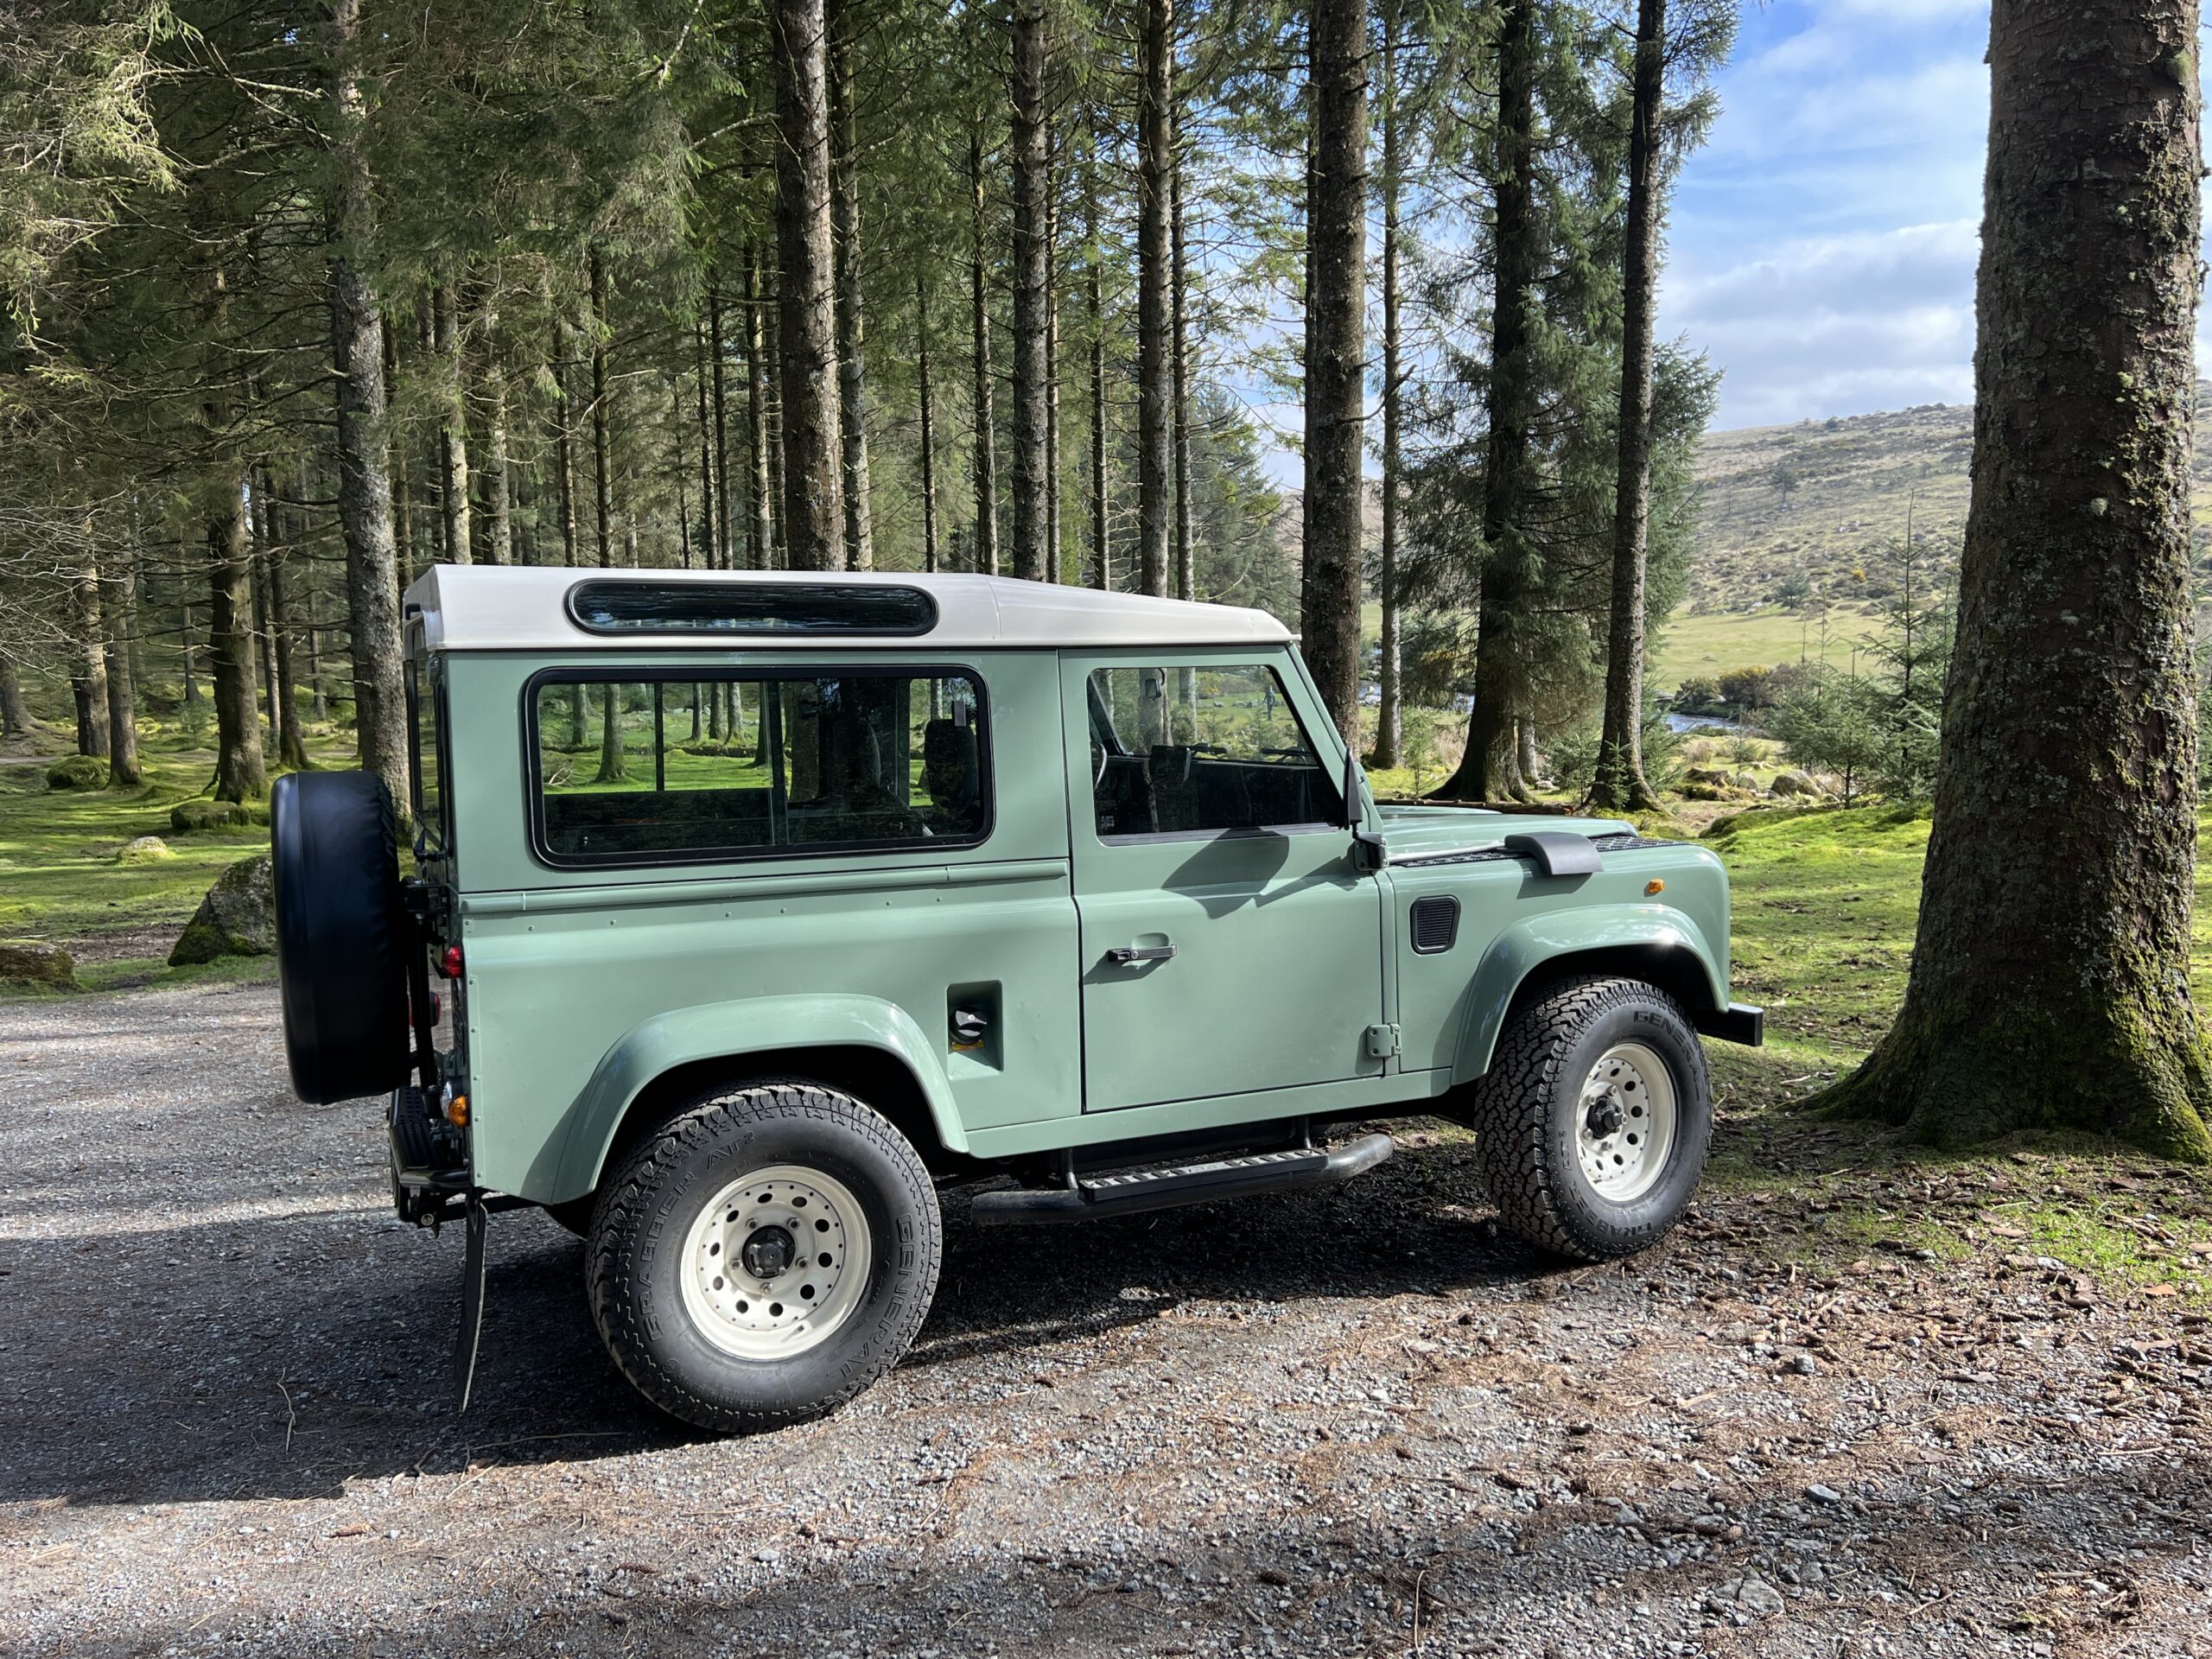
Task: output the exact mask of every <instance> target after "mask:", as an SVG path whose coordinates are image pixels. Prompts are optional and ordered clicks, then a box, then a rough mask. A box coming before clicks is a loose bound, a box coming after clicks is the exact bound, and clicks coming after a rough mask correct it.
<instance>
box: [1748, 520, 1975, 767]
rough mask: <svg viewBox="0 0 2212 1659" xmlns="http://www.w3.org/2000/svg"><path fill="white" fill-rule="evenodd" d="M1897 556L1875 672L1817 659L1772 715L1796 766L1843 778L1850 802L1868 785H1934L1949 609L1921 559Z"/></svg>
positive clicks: (1874, 643)
mask: <svg viewBox="0 0 2212 1659" xmlns="http://www.w3.org/2000/svg"><path fill="white" fill-rule="evenodd" d="M1897 563H1898V566H1899V569H1898V578H1899V579H1898V582H1897V587H1896V589H1895V592H1894V596H1893V597H1892V598H1891V600H1890V601H1888V602H1887V603H1886V604H1885V605H1884V606H1883V607H1882V608H1881V611H1880V612H1879V613H1878V614H1879V618H1880V630H1879V632H1877V633H1875V634H1873V635H1872V636H1871V637H1870V638H1869V639H1867V640H1866V657H1867V658H1869V660H1870V663H1871V666H1872V671H1871V672H1870V673H1867V674H1859V673H1856V672H1846V671H1842V670H1840V669H1838V668H1835V667H1834V666H1833V665H1830V664H1824V663H1822V664H1812V665H1810V666H1808V667H1807V668H1806V669H1804V670H1802V671H1801V673H1800V677H1799V680H1798V683H1796V684H1795V685H1793V686H1790V687H1789V688H1786V689H1785V690H1784V692H1783V696H1781V697H1780V698H1779V699H1778V700H1777V707H1776V708H1775V709H1774V711H1773V712H1772V714H1771V715H1769V716H1768V717H1767V720H1766V724H1767V726H1768V727H1769V728H1770V729H1771V730H1772V731H1773V733H1774V734H1775V735H1776V736H1777V737H1779V738H1780V739H1782V741H1783V743H1784V744H1785V745H1787V746H1788V747H1789V753H1790V754H1791V755H1792V756H1793V757H1794V758H1795V759H1796V760H1797V762H1798V763H1799V764H1800V765H1802V766H1813V767H1816V768H1819V769H1821V770H1822V771H1827V772H1835V773H1837V774H1838V775H1839V776H1840V777H1841V778H1842V779H1843V785H1844V798H1845V800H1846V801H1847V802H1848V801H1850V800H1852V799H1853V798H1855V797H1856V796H1857V795H1858V793H1859V791H1861V790H1863V789H1865V788H1866V787H1868V786H1870V785H1871V786H1872V788H1874V789H1876V790H1878V791H1880V792H1881V793H1882V794H1884V795H1885V796H1887V797H1889V798H1891V799H1892V800H1897V801H1913V800H1924V799H1926V798H1928V797H1929V795H1931V794H1932V793H1933V792H1934V791H1935V786H1936V762H1937V760H1938V758H1939V753H1940V748H1941V735H1942V713H1943V686H1944V682H1945V681H1946V680H1947V679H1948V677H1949V673H1950V663H1951V645H1952V632H1953V625H1952V618H1951V612H1950V607H1949V606H1948V603H1947V602H1946V601H1945V599H1944V597H1943V595H1942V594H1941V593H1940V592H1938V593H1936V594H1929V591H1928V586H1927V573H1926V570H1925V569H1924V566H1923V562H1922V561H1921V560H1919V559H1918V558H1917V557H1916V556H1914V555H1913V554H1912V553H1911V552H1910V550H1907V551H1904V552H1901V553H1900V554H1899V556H1898V560H1897Z"/></svg>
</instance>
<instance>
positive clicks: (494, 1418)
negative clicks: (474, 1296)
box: [0, 987, 2212, 1659]
mask: <svg viewBox="0 0 2212 1659" xmlns="http://www.w3.org/2000/svg"><path fill="white" fill-rule="evenodd" d="M276 1029H277V1025H276V1006H275V1001H274V997H273V994H272V993H271V992H270V990H268V989H267V988H262V987H252V988H244V989H214V988H205V989H192V990H181V991H179V990H170V991H160V992H150V993H141V994H134V995H121V996H114V997H108V998H103V999H75V1000H70V1001H47V1002H31V1003H23V1002H18V1003H12V1004H5V1005H0V1133H4V1135H5V1144H6V1145H7V1147H9V1148H10V1157H9V1159H8V1160H7V1163H6V1165H5V1166H4V1168H3V1169H0V1298H3V1299H4V1303H3V1304H0V1305H4V1306H5V1309H6V1316H5V1321H4V1327H0V1652H4V1653H8V1654H11V1655H15V1654H20V1655H49V1654H50V1655H65V1654H66V1655H71V1656H79V1655H109V1654H116V1655H121V1654H133V1655H135V1654H147V1655H152V1654H165V1653H186V1654H196V1653H203V1652H204V1653H213V1652H220V1653H223V1654H226V1655H230V1654H267V1655H272V1656H273V1655H284V1656H295V1655H298V1656H305V1655H319V1654H348V1655H353V1654H358V1655H386V1654H391V1655H400V1654H417V1653H431V1652H461V1651H467V1652H472V1653H477V1652H484V1653H515V1654H520V1653H531V1654H542V1653H561V1652H565V1653H582V1654H609V1655H612V1654H630V1653H635V1654H646V1653H651V1654H654V1655H693V1654H696V1655H702V1656H703V1655H709V1654H713V1655H724V1654H728V1655H734V1656H739V1659H749V1656H754V1655H761V1656H769V1655H774V1656H788V1659H813V1656H829V1655H834V1654H851V1655H860V1654H879V1653H895V1654H899V1655H908V1656H916V1659H920V1656H927V1655H932V1654H936V1655H942V1656H947V1659H950V1656H956V1655H960V1656H966V1655H982V1654H991V1653H1007V1654H1011V1653H1016V1652H1039V1653H1065V1654H1085V1655H1090V1654H1100V1653H1105V1652H1113V1651H1125V1652H1132V1653H1141V1654H1160V1655H1179V1654H1193V1655H1195V1654H1209V1655H1211V1654H1229V1653H1236V1654H1255V1655H1268V1654H1276V1653H1282V1654H1311V1655H1332V1656H1335V1655H1349V1654H1408V1653H1419V1654H1436V1655H1452V1654H1470V1655H1471V1654H1497V1655H1516V1656H1517V1655H1528V1656H1531V1659H1536V1656H1543V1659H1550V1656H1554V1655H1556V1656H1561V1659H1580V1656H1592V1659H1597V1656H1605V1659H1637V1656H1656V1655H1680V1654H1692V1653H1707V1654H1731V1655H1734V1654H1740V1655H1758V1656H1759V1659H1783V1656H1801V1655H1802V1656H1815V1655H1817V1656H1821V1659H1830V1656H1834V1655H1839V1654H1856V1655H1878V1654H1891V1655H1897V1656H1906V1655H1911V1656H1920V1655H1938V1654H1944V1655H1948V1654H1956V1655H1974V1656H1981V1655H2018V1656H2024V1659H2025V1656H2042V1655H2050V1654H2057V1655H2064V1656H2073V1655H2085V1656H2086V1655H2107V1654H2109V1655H2120V1654H2127V1655H2183V1654H2188V1655H2197V1656H2212V1552H2208V1550H2207V1547H2206V1544H2207V1536H2206V1534H2207V1526H2208V1520H2209V1519H2212V1481H2208V1478H2207V1477H2208V1467H2212V1465H2208V1452H2207V1442H2206V1436H2207V1435H2208V1433H2212V1429H2209V1428H2208V1427H2207V1420H2206V1417H2205V1415H2204V1411H2203V1406H2204V1398H2205V1392H2204V1391H2205V1386H2206V1383H2207V1381H2208V1376H2212V1372H2208V1370H2207V1366H2208V1364H2212V1332H2207V1331H2206V1330H2204V1329H2203V1328H2202V1325H2201V1324H2199V1325H2187V1326H2183V1325H2176V1324H2175V1323H2174V1322H2173V1321H2171V1319H2169V1320H2166V1321H2163V1322H2162V1321H2160V1320H2158V1319H2157V1318H2156V1317H2155V1312H2154V1310H2151V1309H2147V1308H2141V1309H2139V1308H2134V1307H2131V1306H2128V1305H2126V1304H2125V1303H2124V1302H2120V1301H2118V1300H2116V1301H2115V1303H2114V1304H2113V1305H2111V1306H2107V1305H2106V1304H2105V1303H2103V1302H2101V1301H2100V1300H2098V1298H2097V1297H2096V1296H2095V1294H2094V1290H2093V1287H2087V1286H2083V1285H2078V1284H2076V1283H2075V1282H2074V1281H2071V1280H2069V1279H2067V1278H2065V1277H2064V1276H2063V1275H2058V1274H2053V1273H2051V1272H2050V1271H2049V1270H2048V1269H2046V1268H2040V1267H2037V1265H2036V1264H2035V1263H2033V1262H2027V1263H2026V1265H2025V1266H2021V1265H2018V1259H2016V1260H2015V1262H2014V1263H2012V1264H2008V1262H2007V1261H2006V1258H2005V1256H2004V1255H2001V1254H2000V1253H1999V1250H1998V1249H1989V1250H1984V1251H1980V1252H1979V1253H1977V1254H1976V1255H1974V1256H1973V1257H1972V1258H1971V1259H1970V1260H1969V1261H1968V1262H1966V1263H1964V1264H1962V1265H1959V1266H1939V1265H1935V1264H1930V1263H1927V1262H1919V1261H1916V1260H1913V1259H1911V1258H1910V1257H1909V1256H1896V1257H1889V1256H1884V1257H1880V1258H1878V1259H1876V1260H1873V1261H1868V1262H1858V1263H1856V1264H1852V1263H1849V1262H1842V1261H1839V1262H1836V1263H1835V1264H1834V1267H1833V1268H1822V1267H1821V1266H1820V1265H1819V1264H1818V1262H1815V1263H1814V1264H1813V1265H1810V1266H1806V1265H1803V1264H1802V1262H1801V1264H1800V1265H1799V1266H1797V1267H1794V1268H1793V1267H1787V1266H1784V1265H1782V1259H1783V1253H1782V1252H1781V1251H1780V1250H1779V1249H1777V1245H1778V1243H1780V1242H1781V1241H1783V1240H1785V1239H1788V1238H1791V1237H1795V1236H1797V1235H1799V1234H1801V1233H1808V1234H1809V1235H1817V1233H1818V1230H1819V1225H1820V1223H1821V1217H1818V1216H1814V1215H1807V1214H1804V1213H1802V1212H1798V1211H1793V1212H1790V1213H1787V1214H1785V1213H1784V1212H1783V1206H1782V1205H1779V1204H1772V1203H1769V1204H1762V1203H1761V1202H1760V1201H1759V1198H1758V1195H1755V1194H1744V1195H1739V1196H1728V1195H1719V1196H1716V1197H1715V1198H1713V1199H1712V1200H1711V1201H1710V1202H1709V1203H1708V1204H1707V1205H1706V1206H1705V1207H1704V1209H1703V1210H1702V1211H1701V1212H1700V1218H1699V1221H1698V1223H1697V1224H1696V1225H1695V1227H1694V1229H1693V1230H1692V1231H1691V1233H1690V1234H1689V1235H1688V1236H1684V1237H1683V1238H1681V1239H1680V1240H1678V1241H1677V1242H1676V1243H1674V1244H1672V1245H1670V1246H1669V1247H1667V1248H1665V1249H1662V1251H1660V1252H1658V1253H1657V1254H1656V1255H1652V1256H1650V1257H1647V1258H1644V1259H1642V1260H1639V1261H1637V1262H1630V1263H1627V1264H1625V1265H1623V1266H1618V1267H1614V1268H1606V1269H1602V1270H1595V1271H1586V1272H1580V1273H1575V1274H1558V1273H1555V1272H1553V1271H1551V1270H1549V1269H1548V1268H1546V1267H1545V1266H1544V1265H1543V1264H1541V1263H1540V1262H1537V1261H1535V1259H1533V1258H1532V1257H1530V1256H1529V1255H1527V1254H1525V1253H1524V1252H1522V1250H1520V1249H1518V1248H1517V1247H1514V1246H1511V1245H1510V1244H1509V1243H1504V1242H1502V1241H1499V1240H1497V1238H1496V1237H1495V1236H1493V1234H1492V1232H1491V1229H1490V1227H1489V1226H1488V1224H1487V1223H1486V1220H1485V1219H1484V1211H1483V1209H1482V1207H1481V1206H1480V1205H1479V1204H1478V1202H1476V1201H1474V1200H1472V1199H1471V1197H1470V1193H1471V1179H1470V1173H1469V1169H1468V1166H1467V1162H1466V1152H1465V1147H1463V1146H1461V1145H1459V1144H1456V1143H1453V1142H1450V1141H1439V1139H1438V1138H1437V1137H1436V1136H1435V1135H1433V1134H1431V1133H1428V1129H1429V1128H1430V1126H1426V1125H1421V1124H1414V1125H1402V1126H1400V1128H1401V1129H1402V1141H1404V1142H1405V1148H1404V1151H1403V1152H1402V1154H1401V1155H1400V1157H1399V1158H1398V1159H1396V1160H1394V1161H1393V1162H1392V1163H1391V1164H1390V1165H1389V1166H1385V1168H1384V1169H1383V1171H1382V1172H1380V1173H1377V1174H1376V1175H1375V1176H1372V1177H1370V1178H1368V1179H1365V1180H1363V1181H1362V1182H1358V1183H1356V1184H1354V1185H1352V1186H1351V1187H1349V1188H1346V1189H1344V1191H1342V1192H1338V1193H1334V1194H1326V1195H1301V1196H1299V1197H1295V1198H1281V1199H1272V1200H1253V1201H1249V1202H1247V1203H1245V1204H1243V1205H1239V1206H1223V1207H1217V1208H1215V1209H1211V1210H1199V1211H1181V1212H1173V1213H1170V1214H1168V1215H1166V1216H1163V1217H1147V1218H1141V1219H1133V1220H1128V1221H1123V1222H1119V1223H1113V1224H1101V1225H1099V1226H1096V1227H1095V1228H1091V1229H1088V1230H1085V1229H1064V1230H1039V1231H1037V1232H1033V1233H1015V1232H1010V1231H995V1232H982V1231H978V1230H973V1229H971V1228H969V1226H968V1225H967V1224H966V1223H965V1221H964V1219H963V1217H962V1216H961V1214H960V1205H959V1204H958V1202H957V1200H955V1201H954V1202H953V1203H952V1204H951V1205H950V1211H949V1222H950V1226H949V1233H950V1260H949V1261H948V1263H947V1267H946V1271H945V1274H944V1285H943V1288H942V1290H941V1291H940V1293H939V1296H938V1305H937V1309H936V1312H935V1313H934V1314H933V1315H932V1317H931V1321H930V1324H929V1325H928V1327H927V1329H926V1330H925V1332H924V1337H923V1340H922V1343H921V1344H920V1346H919V1347H918V1350H917V1351H916V1352H915V1354H914V1355H913V1356H912V1358H911V1359H910V1360H909V1361H908V1362H907V1363H906V1365H905V1366H903V1367H902V1368H901V1369H900V1370H899V1371H898V1372H897V1373H895V1374H894V1375H893V1376H892V1377H891V1378H890V1379H889V1380H888V1381H887V1382H886V1383H884V1384H882V1385H881V1386H879V1387H878V1388H877V1389H874V1391H873V1392H872V1393H870V1394H868V1395H866V1396H864V1397H863V1398H862V1399H861V1401H860V1402H858V1403H857V1404H856V1405H855V1407H853V1408H849V1409H848V1410H847V1411H846V1412H844V1413H843V1414H842V1415H840V1416H837V1417H836V1418H834V1419H831V1420H830V1421H827V1422H823V1423H819V1424H816V1425H812V1426H810V1427H804V1428H801V1429H796V1430H792V1431H789V1432H785V1433H778V1434H772V1435H767V1436H763V1437H761V1438H759V1439H755V1440H745V1441H712V1440H699V1439H696V1438H693V1437H690V1436H687V1435H685V1434H683V1433H677V1432H674V1431H671V1429H670V1428H669V1427H666V1426H665V1425H664V1424H663V1423H661V1422H659V1421H657V1420H655V1419H654V1418H652V1416H651V1415H650V1414H648V1413H647V1412H646V1411H645V1409H644V1408H642V1407H641V1406H640V1405H639V1403H638V1402H636V1400H635V1399H634V1397H633V1396H632V1395H631V1393H630V1391H629V1390H628V1389H627V1388H626V1386H625V1385H624V1384H623V1383H622V1382H621V1381H620V1378H619V1377H618V1376H616V1375H615V1373H614V1371H613V1367H612V1366H611V1365H610V1364H609V1363H608V1362H607V1359H606V1357H605V1356H604V1354H603V1353H602V1351H601V1348H600V1346H599V1343H598V1340H597V1338H596V1337H595V1335H594V1333H593V1332H592V1329H591V1325H590V1322H589V1319H588V1314H587V1313H586V1312H585V1308H584V1305H583V1299H582V1293H581V1286H580V1282H579V1281H580V1271H579V1268H580V1249H579V1247H578V1246H577V1245H576V1244H575V1242H574V1241H572V1240H571V1239H569V1237H568V1236H566V1235H565V1234H563V1233H562V1232H560V1231H559V1230H556V1228H555V1227H553V1226H552V1225H551V1224H550V1223H548V1222H546V1221H545V1220H543V1218H542V1217H537V1216H536V1215H519V1216H502V1217H495V1218H494V1223H493V1228H494V1230H493V1258H492V1270H491V1310H492V1311H491V1315H490V1319H489V1323H488V1326H487V1330H486V1338H485V1364H484V1369H483V1371H482V1372H481V1373H480V1387H479V1402H478V1404H477V1406H476V1407H475V1408H474V1409H473V1410H472V1411H471V1412H470V1413H469V1414H468V1415H467V1416H466V1417H465V1418H455V1417H454V1416H453V1415H452V1414H450V1413H449V1412H448V1409H447V1408H446V1406H445V1386H446V1384H445V1368H446V1361H447V1348H448V1341H449V1332H450V1323H449V1322H450V1319H451V1318H452V1302H453V1297H454V1285H455V1281H456V1278H457V1271H458V1260H459V1253H460V1252H459V1243H460V1241H459V1239H458V1238H457V1236H454V1234H453V1233H451V1232H448V1234H447V1235H446V1236H445V1237H443V1238H442V1239H432V1238H431V1237H429V1236H427V1235H418V1234H416V1232H414V1231H413V1230H403V1229H401V1228H400V1227H398V1226H397V1224H396V1223H394V1222H393V1221H392V1220H391V1217H390V1213H389V1211H388V1210H387V1208H386V1205H385V1197H384V1193H383V1192H382V1175H381V1166H380V1161H379V1160H380V1157H381V1149H380V1139H379V1133H378V1127H377V1122H376V1112H375V1109H374V1108H373V1107H372V1106H369V1105H365V1104H359V1103H357V1104H354V1105H352V1106H346V1107H337V1108H330V1109H308V1108H303V1107H301V1106H299V1105H297V1104H296V1103H293V1102H292V1101H291V1099H290V1096H289V1094H288V1093H287V1091H286V1090H285V1088H284V1083H283V1066H282V1061H281V1058H280V1056H279V1054H278V1051H277V1040H276ZM1891 1201H1892V1202H1896V1201H1897V1200H1896V1199H1895V1198H1892V1200H1891ZM1946 1201H1947V1202H1948V1201H1950V1200H1946ZM1961 1201H1962V1202H1971V1201H1972V1197H1971V1195H1967V1198H1966V1199H1964V1200H1961ZM2076 1304H2079V1306H2076Z"/></svg>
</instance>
